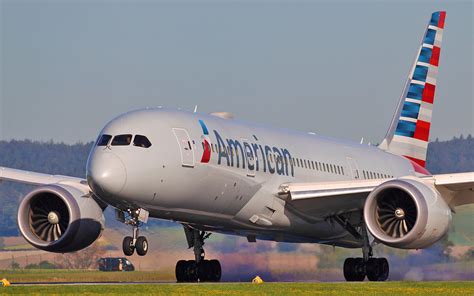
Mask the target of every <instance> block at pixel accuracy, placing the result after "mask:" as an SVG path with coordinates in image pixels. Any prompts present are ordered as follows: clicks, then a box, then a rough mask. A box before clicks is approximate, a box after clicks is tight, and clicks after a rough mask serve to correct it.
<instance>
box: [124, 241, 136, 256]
mask: <svg viewBox="0 0 474 296" xmlns="http://www.w3.org/2000/svg"><path fill="white" fill-rule="evenodd" d="M122 250H123V253H124V254H125V256H132V255H133V252H134V251H135V247H134V246H133V238H132V237H131V236H126V237H124V238H123V242H122Z"/></svg>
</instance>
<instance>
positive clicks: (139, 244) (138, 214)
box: [117, 209, 148, 256]
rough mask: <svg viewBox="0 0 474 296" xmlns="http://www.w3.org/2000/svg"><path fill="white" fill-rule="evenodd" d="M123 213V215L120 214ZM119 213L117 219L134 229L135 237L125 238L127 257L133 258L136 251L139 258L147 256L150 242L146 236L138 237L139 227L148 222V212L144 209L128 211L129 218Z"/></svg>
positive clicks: (123, 244)
mask: <svg viewBox="0 0 474 296" xmlns="http://www.w3.org/2000/svg"><path fill="white" fill-rule="evenodd" d="M120 213H121V214H120ZM120 213H119V212H118V214H117V216H118V217H117V218H118V219H119V220H120V221H122V222H123V223H125V224H128V225H131V226H132V227H133V236H126V237H124V238H123V242H122V250H123V253H124V254H125V256H132V255H133V253H134V252H135V250H136V251H137V254H138V255H139V256H145V255H146V253H147V252H148V241H147V239H146V237H144V236H138V230H139V227H140V226H141V225H142V224H143V223H146V221H147V220H148V212H147V211H146V210H144V209H138V210H134V211H132V210H127V217H125V213H124V212H120Z"/></svg>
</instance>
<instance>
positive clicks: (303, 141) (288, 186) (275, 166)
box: [0, 11, 474, 282]
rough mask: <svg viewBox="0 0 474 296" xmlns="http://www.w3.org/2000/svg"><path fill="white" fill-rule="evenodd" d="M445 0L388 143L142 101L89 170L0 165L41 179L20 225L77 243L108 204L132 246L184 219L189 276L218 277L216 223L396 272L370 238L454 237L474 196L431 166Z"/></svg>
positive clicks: (140, 250) (402, 241)
mask: <svg viewBox="0 0 474 296" xmlns="http://www.w3.org/2000/svg"><path fill="white" fill-rule="evenodd" d="M445 16H446V13H445V12H444V11H441V12H435V13H433V14H432V16H431V19H430V21H429V24H428V26H427V28H426V30H425V33H424V34H423V37H422V41H421V45H420V47H419V49H418V54H417V56H416V58H415V61H414V63H413V65H412V68H411V70H410V73H409V75H408V79H407V81H406V84H405V88H404V91H403V93H402V96H401V99H400V102H399V104H398V107H397V109H396V111H395V114H394V116H393V119H392V120H391V122H390V125H389V129H388V132H387V134H386V136H385V138H384V139H383V141H382V142H381V144H380V145H378V146H377V147H375V146H371V145H365V144H362V143H353V142H349V141H341V140H335V139H331V138H327V137H322V136H319V135H316V134H314V133H302V132H293V131H288V130H283V129H275V128H269V127H266V126H262V125H256V124H249V123H245V122H242V121H239V120H236V119H233V117H232V115H231V114H230V113H227V112H220V113H211V114H209V115H208V114H200V113H197V112H185V111H179V110H172V109H166V108H160V107H158V108H147V109H141V110H136V111H131V112H128V113H125V114H123V115H120V116H118V117H116V118H114V119H112V120H111V121H110V122H109V123H108V124H107V125H106V126H105V127H104V128H103V129H102V131H101V132H100V134H99V136H98V139H97V142H96V143H95V144H94V146H93V148H92V150H91V152H90V155H89V158H88V161H87V167H86V178H85V179H80V178H74V177H68V176H57V175H47V174H41V173H35V172H28V171H21V170H16V169H12V168H0V179H1V180H10V181H15V182H20V183H29V184H35V185H38V186H37V187H36V188H35V189H34V190H33V191H31V192H30V193H28V194H27V195H26V196H25V197H24V199H23V200H22V202H21V204H20V206H19V209H18V226H19V230H20V232H21V233H22V235H23V236H24V238H25V239H26V240H27V241H28V242H29V243H30V244H32V245H33V246H35V247H36V248H39V249H42V250H46V251H49V252H58V253H66V252H73V251H77V250H81V249H83V248H85V247H87V246H89V245H90V244H92V243H93V242H94V241H96V240H97V239H98V238H99V237H100V235H101V234H102V231H103V229H104V216H103V211H104V210H105V208H106V207H108V206H110V207H113V208H114V209H115V211H116V217H117V219H119V220H120V221H122V222H123V223H125V224H128V225H130V226H131V228H132V230H133V231H131V236H126V237H125V238H124V239H123V245H122V248H123V252H124V254H125V255H127V256H130V255H132V254H133V253H134V252H137V254H138V255H140V256H143V255H145V254H146V253H147V250H148V242H147V239H146V238H145V237H144V236H139V227H140V226H141V225H143V224H144V223H147V220H148V219H149V218H159V219H166V220H172V221H176V222H179V223H181V224H182V226H183V228H184V234H185V235H184V236H183V238H184V237H185V238H186V240H187V243H188V246H189V248H192V249H193V251H194V256H195V260H187V261H186V260H180V261H178V262H177V264H176V280H177V281H178V282H193V281H219V280H220V278H221V272H222V271H221V265H220V263H219V261H218V260H208V259H205V252H204V249H203V245H204V242H205V240H206V239H207V238H208V237H209V235H210V234H211V233H213V232H216V233H224V234H231V235H239V236H244V237H246V238H247V240H248V242H249V243H252V242H256V241H257V240H271V241H277V242H294V243H318V244H327V245H332V246H338V247H344V248H360V249H361V250H362V252H361V257H360V258H348V259H346V260H345V262H344V266H343V274H344V277H345V278H346V280H348V281H363V280H364V279H365V278H366V277H367V278H368V279H369V280H370V281H385V280H386V279H387V278H388V276H389V264H388V261H387V259H385V258H374V257H373V254H372V247H373V246H374V245H375V244H385V245H387V246H390V247H394V248H401V249H420V248H426V247H429V246H431V245H432V244H434V243H435V242H437V241H438V240H440V239H441V238H443V236H444V235H446V233H447V231H448V229H449V226H450V224H451V219H452V213H454V212H455V208H456V207H458V206H462V205H466V204H470V203H474V172H469V173H457V174H443V175H432V174H430V173H429V172H428V171H427V170H426V169H425V161H426V151H427V146H428V138H429V131H430V123H431V114H432V110H433V103H434V94H435V88H436V77H437V73H438V60H439V55H440V46H441V38H442V35H443V28H444V20H445Z"/></svg>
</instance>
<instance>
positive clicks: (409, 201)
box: [364, 178, 451, 249]
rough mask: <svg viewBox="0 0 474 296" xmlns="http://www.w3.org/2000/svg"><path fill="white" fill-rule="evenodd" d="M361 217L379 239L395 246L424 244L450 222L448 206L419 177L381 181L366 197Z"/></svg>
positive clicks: (442, 233) (409, 247)
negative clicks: (362, 216)
mask: <svg viewBox="0 0 474 296" xmlns="http://www.w3.org/2000/svg"><path fill="white" fill-rule="evenodd" d="M364 220H365V224H366V225H367V228H368V230H369V232H370V233H371V234H372V235H373V236H374V237H375V238H376V239H377V240H378V241H380V242H382V243H384V244H386V245H388V246H391V247H395V248H401V249H419V248H426V247H428V246H430V245H432V244H434V243H435V242H437V241H438V240H440V239H441V238H442V237H443V236H444V235H445V234H446V232H447V231H448V228H449V225H450V224H451V209H450V208H449V206H448V205H447V204H446V202H445V201H444V199H443V197H442V196H441V194H440V193H439V192H438V191H437V190H436V189H435V188H434V187H433V185H431V184H425V183H423V182H422V181H421V180H420V179H408V178H407V179H403V178H402V179H396V180H391V181H387V182H385V183H382V184H381V185H379V186H378V187H376V188H375V189H374V190H373V191H372V192H371V193H370V194H369V196H368V197H367V200H366V201H365V205H364Z"/></svg>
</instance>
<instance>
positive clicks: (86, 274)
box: [0, 269, 175, 283]
mask: <svg viewBox="0 0 474 296" xmlns="http://www.w3.org/2000/svg"><path fill="white" fill-rule="evenodd" d="M2 278H6V279H7V280H9V281H10V282H11V283H21V282H23V283H24V282H153V281H171V280H174V278H175V276H174V274H171V273H169V272H168V273H166V272H165V273H164V272H161V271H160V272H158V271H133V272H103V271H96V270H66V269H16V270H0V279H2Z"/></svg>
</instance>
